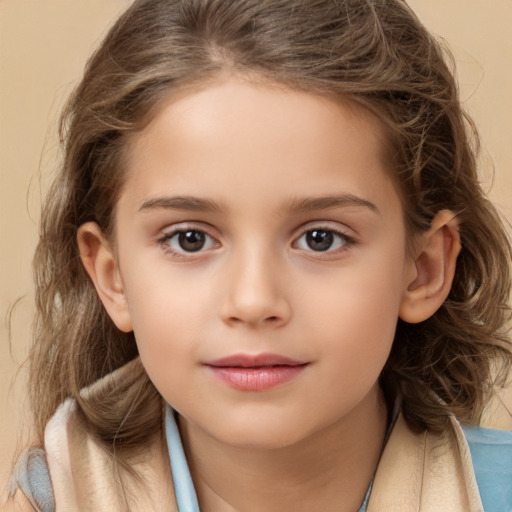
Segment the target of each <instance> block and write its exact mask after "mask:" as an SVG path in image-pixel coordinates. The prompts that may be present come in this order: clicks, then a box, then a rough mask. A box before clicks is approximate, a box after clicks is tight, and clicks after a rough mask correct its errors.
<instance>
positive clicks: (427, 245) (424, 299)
mask: <svg viewBox="0 0 512 512" xmlns="http://www.w3.org/2000/svg"><path fill="white" fill-rule="evenodd" d="M460 248H461V245H460V235H459V222H458V220H457V218H456V215H455V214H454V213H453V212H451V211H449V210H442V211H440V212H438V214H437V215H436V216H435V217H434V219H433V221H432V224H431V227H430V229H429V230H428V231H427V232H426V233H424V234H422V235H421V237H420V238H419V240H418V243H417V251H416V255H415V257H414V260H413V261H411V265H412V266H413V272H411V274H410V275H411V276H412V277H411V278H410V280H409V282H406V283H405V289H404V292H403V296H402V301H401V304H400V312H399V316H400V318H401V319H402V320H404V321H405V322H409V323H418V322H422V321H424V320H426V319H427V318H429V317H431V316H432V315H433V314H434V313H435V312H436V311H437V310H438V309H439V307H441V305H442V304H443V302H444V301H445V299H446V298H447V297H448V294H449V293H450V289H451V286H452V282H453V277H454V275H455V266H456V262H457V256H458V254H459V252H460Z"/></svg>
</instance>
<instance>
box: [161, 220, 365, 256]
mask: <svg viewBox="0 0 512 512" xmlns="http://www.w3.org/2000/svg"><path fill="white" fill-rule="evenodd" d="M315 231H317V232H325V233H328V234H330V235H331V236H333V237H335V238H337V239H338V241H341V244H342V245H341V247H339V248H337V249H335V250H331V249H327V250H320V251H315V250H314V249H312V248H310V249H309V250H308V249H303V250H304V251H305V252H310V253H312V254H315V255H317V256H318V257H322V256H323V255H324V256H323V257H324V258H325V257H328V255H332V254H340V253H342V252H344V251H346V250H347V249H348V248H350V247H351V246H354V245H355V244H356V243H357V241H356V239H355V238H354V237H352V236H350V235H347V234H346V233H343V232H342V231H340V230H336V229H333V228H331V227H327V226H321V225H318V226H312V227H310V228H308V229H306V230H304V231H302V233H301V235H300V236H299V237H297V238H296V239H295V241H294V246H295V247H297V245H298V242H299V241H300V240H301V239H302V238H303V237H304V236H307V235H308V234H311V233H313V232H315ZM187 233H196V234H197V233H199V234H201V235H203V237H205V238H206V239H207V240H208V239H209V240H210V243H211V244H212V245H211V246H210V247H207V248H206V249H205V248H204V246H202V247H200V248H198V249H197V250H195V251H186V250H184V249H182V250H176V249H173V248H172V247H171V246H170V244H169V242H170V241H171V240H172V239H173V238H175V237H176V236H177V235H185V234H187ZM157 242H158V244H159V245H160V246H161V247H162V248H163V250H164V251H165V252H166V253H170V254H172V255H173V256H175V257H179V258H190V257H191V256H193V255H194V254H196V253H197V254H200V253H202V252H204V251H205V250H208V249H210V248H212V247H215V246H218V245H220V244H219V242H217V241H216V240H215V238H214V237H212V236H211V235H209V234H208V233H207V232H206V231H205V230H204V229H199V228H194V227H188V226H184V227H180V228H177V229H174V230H173V231H171V232H170V233H165V234H164V235H163V236H162V237H160V238H159V239H158V240H157ZM178 243H179V242H178ZM206 243H208V242H206ZM299 249H300V247H299Z"/></svg>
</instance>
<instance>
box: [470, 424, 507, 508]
mask: <svg viewBox="0 0 512 512" xmlns="http://www.w3.org/2000/svg"><path fill="white" fill-rule="evenodd" d="M462 430H463V432H464V436H465V437H466V441H467V442H468V445H469V451H470V452H471V458H472V460H473V468H474V471H475V476H476V482H477V484H478V490H479V491H480V497H481V498H482V504H483V506H484V510H485V512H512V432H508V431H505V430H495V429H492V428H483V427H473V426H471V427H470V426H466V425H463V426H462Z"/></svg>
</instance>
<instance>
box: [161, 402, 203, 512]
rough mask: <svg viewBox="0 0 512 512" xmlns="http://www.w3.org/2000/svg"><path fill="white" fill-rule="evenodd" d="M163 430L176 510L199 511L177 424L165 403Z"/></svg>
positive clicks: (184, 511) (180, 511)
mask: <svg viewBox="0 0 512 512" xmlns="http://www.w3.org/2000/svg"><path fill="white" fill-rule="evenodd" d="M165 432H166V436H167V446H168V448H169V460H170V461H171V471H172V480H173V483H174V492H175V493H176V501H177V503H178V510H179V512H199V504H198V502H197V496H196V491H195V489H194V484H193V483H192V477H191V476H190V470H189V469H188V464H187V459H186V457H185V452H184V451H183V445H182V444H181V438H180V433H179V430H178V425H176V421H175V419H174V413H173V410H172V409H171V407H170V405H169V404H167V405H166V411H165Z"/></svg>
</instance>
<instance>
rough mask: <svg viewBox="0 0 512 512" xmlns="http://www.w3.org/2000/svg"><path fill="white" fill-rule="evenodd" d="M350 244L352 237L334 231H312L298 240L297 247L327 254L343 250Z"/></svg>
mask: <svg viewBox="0 0 512 512" xmlns="http://www.w3.org/2000/svg"><path fill="white" fill-rule="evenodd" d="M350 242H351V239H350V237H348V236H346V235H344V234H343V233H339V232H337V231H334V230H332V229H310V230H308V231H306V232H305V233H304V234H303V235H302V236H301V237H300V238H299V239H298V240H297V247H298V248H299V249H303V250H305V251H314V252H327V251H335V250H337V249H342V248H343V247H344V246H345V245H348V244H350Z"/></svg>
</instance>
